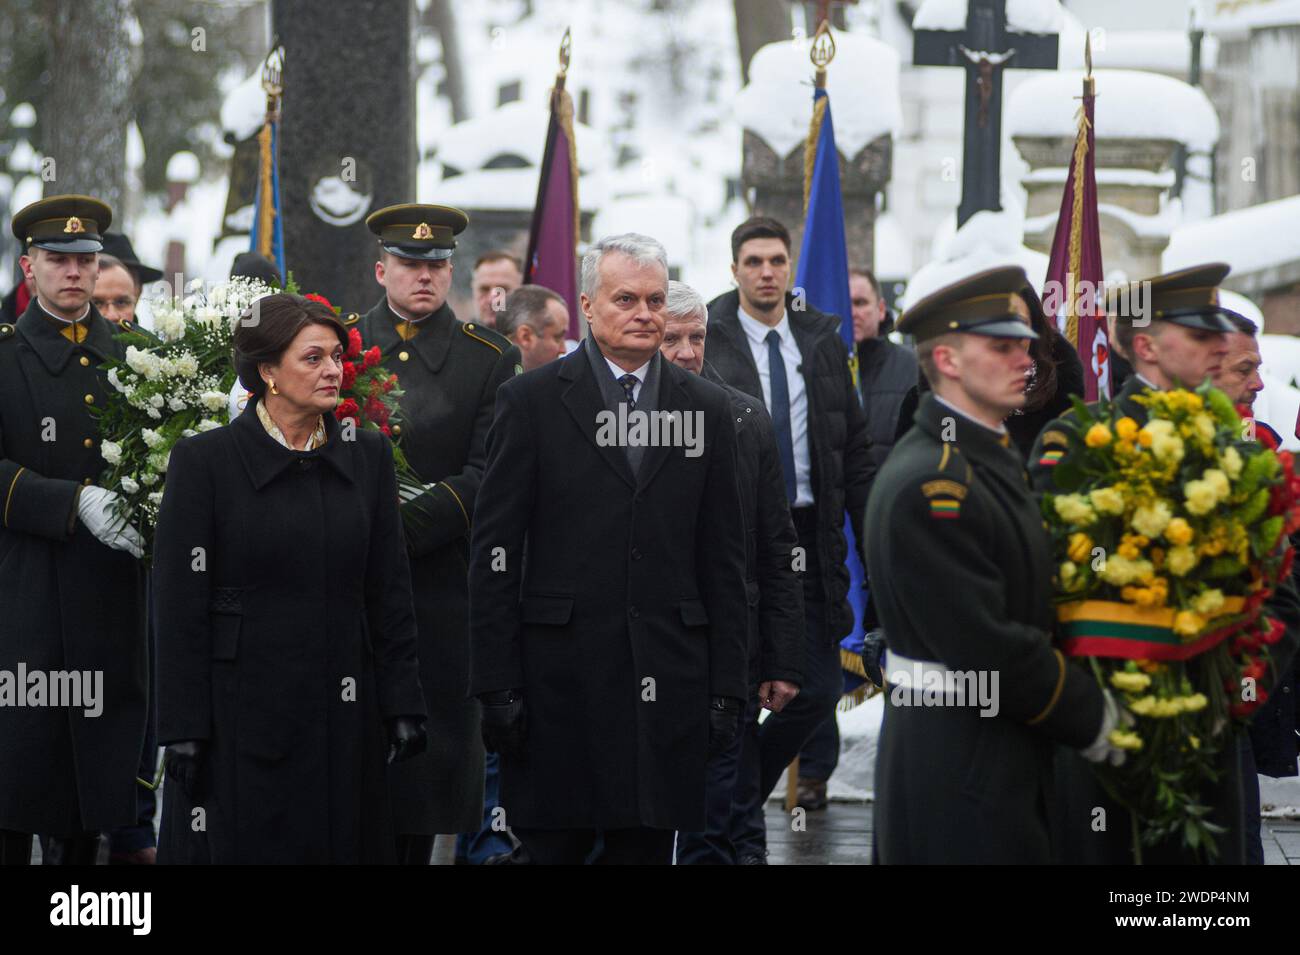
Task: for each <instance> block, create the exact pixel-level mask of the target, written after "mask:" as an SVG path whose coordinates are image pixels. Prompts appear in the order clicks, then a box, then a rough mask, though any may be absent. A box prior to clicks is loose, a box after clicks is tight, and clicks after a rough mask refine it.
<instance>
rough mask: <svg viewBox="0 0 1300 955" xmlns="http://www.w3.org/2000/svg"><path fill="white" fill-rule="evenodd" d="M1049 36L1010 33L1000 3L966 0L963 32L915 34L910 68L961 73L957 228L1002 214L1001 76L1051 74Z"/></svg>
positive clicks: (1053, 55)
mask: <svg viewBox="0 0 1300 955" xmlns="http://www.w3.org/2000/svg"><path fill="white" fill-rule="evenodd" d="M1056 60H1057V36H1056V35H1055V34H1033V33H1011V32H1009V31H1008V30H1007V5H1006V0H967V3H966V29H965V30H963V31H960V32H958V31H955V30H917V31H915V34H914V37H913V45H912V62H913V64H915V65H916V66H960V67H961V68H963V69H964V70H966V129H965V137H964V143H963V146H962V171H961V205H960V206H959V207H958V209H957V225H958V227H960V226H962V225H964V224H965V223H966V221H967V220H968V219H969V218H970V217H971V216H973V215H974V214H975V213H977V212H981V211H984V210H986V209H987V210H993V211H997V210H999V209H1001V208H1002V203H1001V199H1000V191H1001V162H1000V159H1001V153H1002V71H1003V69H1019V70H1054V69H1056Z"/></svg>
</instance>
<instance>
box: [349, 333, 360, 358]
mask: <svg viewBox="0 0 1300 955" xmlns="http://www.w3.org/2000/svg"><path fill="white" fill-rule="evenodd" d="M360 354H361V333H360V332H359V331H357V330H356V329H355V328H349V329H348V350H347V357H348V358H356V357H357V356H358V355H360Z"/></svg>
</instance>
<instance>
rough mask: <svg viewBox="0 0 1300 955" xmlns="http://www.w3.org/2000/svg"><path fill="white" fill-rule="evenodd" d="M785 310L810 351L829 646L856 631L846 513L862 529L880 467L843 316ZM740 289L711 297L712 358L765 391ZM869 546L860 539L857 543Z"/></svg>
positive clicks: (806, 358)
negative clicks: (741, 314)
mask: <svg viewBox="0 0 1300 955" xmlns="http://www.w3.org/2000/svg"><path fill="white" fill-rule="evenodd" d="M786 298H787V302H786V314H787V316H788V317H789V322H790V328H791V331H792V334H793V335H794V340H795V342H796V344H798V346H799V352H800V354H801V355H802V356H803V364H802V368H803V376H804V380H805V382H806V383H807V389H808V391H807V393H808V438H809V457H810V459H811V463H812V475H811V477H812V488H813V498H814V500H815V505H814V506H815V507H816V509H817V550H818V554H817V559H818V566H820V567H821V569H822V572H821V576H822V593H821V596H822V599H823V600H824V601H825V603H826V633H825V634H824V635H823V636H824V638H825V641H826V643H827V644H835V643H838V642H839V641H840V640H841V639H842V638H843V637H845V636H847V635H848V634H849V633H850V631H852V630H853V608H852V606H850V604H849V568H848V566H847V565H846V564H845V563H844V561H845V559H846V558H847V557H848V543H847V541H846V540H845V539H844V518H845V514H846V513H847V514H848V517H849V520H850V522H851V525H850V526H852V527H853V528H854V529H855V531H856V530H858V529H860V528H861V527H862V515H863V511H864V509H865V508H866V504H867V494H868V492H869V491H870V489H871V479H872V476H873V475H874V474H875V472H876V465H875V463H874V462H873V461H872V457H871V439H870V438H869V437H868V435H867V418H866V415H865V414H864V413H863V410H862V402H861V400H860V399H859V397H858V393H857V391H856V390H855V389H854V387H853V375H852V372H851V371H850V370H849V353H848V350H847V349H846V348H845V347H844V340H843V339H842V338H841V337H840V330H839V329H840V320H839V319H838V318H837V317H836V316H834V315H826V314H823V313H822V312H819V311H817V310H816V309H812V308H807V307H805V308H803V309H797V308H795V305H794V300H793V298H792V297H791V296H789V295H787V297H786ZM739 306H740V294H739V293H738V292H737V291H735V290H734V289H733V290H732V291H730V292H727V293H725V294H723V295H720V296H718V297H717V298H715V299H714V300H713V301H712V302H710V303H709V338H708V354H709V364H711V365H712V366H713V367H714V368H715V369H717V372H718V374H720V375H721V376H722V377H723V379H724V380H725V381H726V382H727V384H729V385H733V386H734V387H736V388H739V389H740V390H741V391H743V392H745V394H748V395H755V396H757V397H759V398H761V397H763V384H762V381H760V379H759V377H758V366H757V365H756V364H755V363H754V355H753V352H752V351H751V350H750V347H749V340H748V339H746V338H745V331H744V329H743V328H742V327H741V325H740V318H739V317H738V314H737V309H738V308H739ZM857 544H858V548H859V550H861V549H862V541H861V539H859V540H858V542H857Z"/></svg>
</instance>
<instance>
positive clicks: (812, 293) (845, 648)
mask: <svg viewBox="0 0 1300 955" xmlns="http://www.w3.org/2000/svg"><path fill="white" fill-rule="evenodd" d="M818 114H820V126H819V127H818ZM813 124H814V129H815V133H816V148H817V153H816V158H815V160H814V162H813V173H812V180H811V183H810V185H809V188H808V208H807V212H806V213H805V216H804V228H803V245H802V246H801V247H800V249H799V268H798V270H797V271H796V272H795V277H794V284H795V296H796V298H798V296H799V293H800V291H801V290H802V292H803V295H804V300H805V301H806V302H807V303H808V304H809V305H811V306H812V307H813V308H815V309H817V310H818V311H821V312H825V313H827V314H828V315H838V316H839V319H840V336H841V337H842V338H843V339H844V345H845V348H846V350H847V351H848V354H849V369H850V373H851V374H852V375H853V385H854V391H855V393H856V392H857V384H858V375H857V350H856V347H855V342H854V339H853V301H852V298H851V296H850V295H849V252H848V243H847V241H846V240H845V238H844V202H843V200H842V198H841V196H840V164H839V158H838V154H837V153H836V151H835V127H834V126H833V125H832V123H831V101H830V97H829V96H827V95H826V90H824V89H818V90H817V91H816V92H815V93H814V94H813ZM810 138H811V137H810ZM859 400H860V399H859ZM859 531H860V528H856V527H854V526H853V522H852V521H850V520H849V516H848V514H845V515H844V539H845V541H847V543H848V551H849V555H848V559H847V560H846V561H845V565H846V566H847V567H848V569H849V603H850V604H851V605H852V606H853V632H852V633H850V634H849V635H848V636H846V637H844V639H842V640H841V641H840V660H841V662H842V666H843V669H844V692H845V693H849V692H851V691H853V690H856V689H858V688H859V687H861V686H862V685H863V684H864V683H865V682H866V680H865V677H864V676H863V675H862V673H863V667H862V657H861V654H862V643H863V631H862V617H863V614H864V613H865V612H866V608H867V592H866V590H865V589H864V584H865V582H866V578H867V575H866V573H865V572H864V571H863V568H862V561H861V560H859V559H858V549H857V545H856V541H857V536H858V533H859Z"/></svg>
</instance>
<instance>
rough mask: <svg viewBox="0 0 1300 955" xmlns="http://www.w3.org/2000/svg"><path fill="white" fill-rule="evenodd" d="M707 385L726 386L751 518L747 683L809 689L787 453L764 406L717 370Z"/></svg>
mask: <svg viewBox="0 0 1300 955" xmlns="http://www.w3.org/2000/svg"><path fill="white" fill-rule="evenodd" d="M703 374H704V378H705V380H707V381H712V382H713V383H714V384H716V385H719V386H721V387H722V389H723V390H724V391H726V393H727V397H729V398H730V399H731V411H732V415H733V416H734V417H735V419H736V471H737V475H738V483H739V484H740V504H741V511H742V512H743V513H744V515H745V590H746V597H747V599H748V601H749V679H750V683H751V684H753V685H754V686H757V685H758V684H759V683H760V682H763V681H765V680H784V681H786V682H787V683H794V684H796V685H799V684H801V683H803V668H804V635H803V629H804V625H805V624H804V611H803V583H802V582H801V581H800V580H799V574H798V573H797V572H796V571H795V570H794V557H793V554H794V549H795V547H796V546H797V545H798V543H799V538H798V536H797V535H796V534H795V530H794V521H793V520H792V519H791V518H790V505H789V503H788V502H787V501H786V498H785V478H784V476H783V475H782V473H781V454H780V452H779V451H778V450H777V446H776V431H775V430H774V429H773V427H772V417H771V415H769V414H768V413H767V409H766V408H765V407H763V402H761V401H759V400H758V399H757V398H754V397H752V396H750V395H747V394H745V393H744V392H743V391H741V390H740V389H739V388H733V387H731V385H729V384H727V383H726V382H725V381H723V380H722V376H721V375H719V374H718V373H717V371H715V370H714V368H713V366H712V365H709V364H706V365H705V366H704V372H703Z"/></svg>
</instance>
